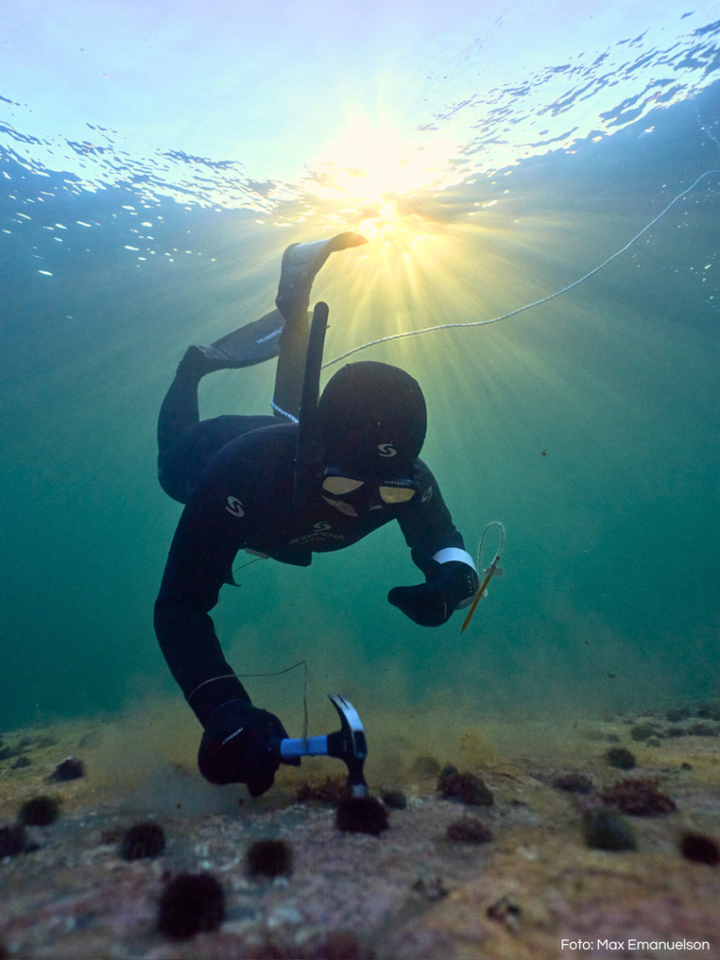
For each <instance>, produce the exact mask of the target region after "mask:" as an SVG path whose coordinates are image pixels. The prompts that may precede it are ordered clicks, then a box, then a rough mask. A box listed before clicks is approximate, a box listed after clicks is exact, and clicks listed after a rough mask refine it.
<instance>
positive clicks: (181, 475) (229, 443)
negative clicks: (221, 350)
mask: <svg viewBox="0 0 720 960" xmlns="http://www.w3.org/2000/svg"><path fill="white" fill-rule="evenodd" d="M193 389H196V385H195V387H194V388H193ZM188 397H189V394H187V392H186V395H185V399H186V400H187V399H188ZM190 399H191V398H190ZM195 403H196V401H195ZM186 412H187V411H186ZM193 416H194V415H193V412H192V409H190V417H191V419H192V417H193ZM164 419H165V423H166V425H167V423H168V422H169V420H170V414H169V408H168V409H166V410H165V415H164ZM181 419H182V417H181V418H180V420H181ZM180 420H178V419H177V418H176V419H175V420H174V421H173V430H172V433H173V435H174V437H177V428H178V427H179V426H182V424H181V422H180ZM162 421H163V415H162V414H161V427H160V438H161V457H160V465H161V483H162V484H163V487H164V488H165V490H166V491H167V492H168V493H169V494H170V495H171V496H173V497H174V498H175V499H177V500H180V501H181V502H185V503H186V506H185V509H184V511H183V514H182V517H181V518H180V522H179V524H178V528H177V531H176V533H175V537H174V539H173V542H172V546H171V548H170V554H169V558H168V562H167V566H166V568H165V574H164V577H163V581H162V586H161V589H160V594H159V596H158V599H157V603H156V605H155V629H156V632H157V636H158V640H159V642H160V646H161V649H162V651H163V654H164V656H165V659H166V660H167V663H168V666H169V667H170V670H171V671H172V674H173V676H174V677H175V679H176V680H177V682H178V684H179V685H180V687H181V689H182V690H183V693H184V694H185V696H186V698H187V699H188V701H189V704H190V706H191V707H192V709H193V710H194V711H195V713H196V715H197V717H198V719H199V720H200V722H201V723H202V724H203V725H205V724H206V723H207V720H208V718H209V716H210V714H211V713H212V711H213V710H214V709H215V708H216V707H218V706H219V705H220V704H222V703H225V702H226V701H227V700H231V699H233V698H237V697H247V693H246V692H245V690H244V689H243V687H242V684H241V683H240V681H239V680H238V679H236V678H234V677H230V678H228V679H216V678H218V677H223V676H224V675H226V674H232V672H233V671H232V669H231V668H230V666H229V665H228V663H227V662H226V660H225V657H224V656H223V653H222V650H221V648H220V643H219V641H218V639H217V636H216V635H215V630H214V626H213V622H212V620H211V618H210V616H209V615H208V614H209V611H210V610H211V609H212V608H213V607H214V606H215V604H216V603H217V602H218V594H219V591H220V588H221V586H222V585H223V583H228V582H229V583H232V582H233V581H232V574H231V568H232V563H233V560H234V558H235V555H236V553H237V552H238V551H239V550H242V549H244V548H249V549H250V550H252V551H257V552H258V553H261V554H265V555H267V556H269V557H272V558H273V559H275V560H280V561H281V562H283V563H292V564H297V565H299V566H308V565H309V564H310V563H311V561H312V553H313V552H318V553H320V552H327V551H330V550H340V549H342V548H343V547H347V546H350V544H352V543H356V542H357V541H358V540H361V539H362V538H363V537H365V536H367V535H368V534H369V533H371V532H372V531H373V530H377V529H378V528H379V527H381V526H383V525H384V524H386V523H389V522H390V521H391V520H397V521H398V523H399V524H400V528H401V530H402V532H403V534H404V536H405V540H406V542H407V544H408V546H409V547H411V548H414V549H416V550H419V551H422V552H423V553H424V554H426V555H429V556H433V555H434V554H436V553H437V552H438V551H439V550H442V549H444V548H446V547H458V548H460V549H463V540H462V537H461V535H460V534H459V533H458V531H457V530H456V529H455V526H454V525H453V522H452V518H451V516H450V513H449V511H448V509H447V507H446V506H445V503H444V502H443V499H442V496H441V495H440V491H439V490H438V486H437V482H436V481H435V478H434V477H433V475H432V473H431V472H430V470H429V469H428V468H427V466H425V464H423V463H422V461H418V472H417V479H418V481H419V487H420V493H419V495H418V496H416V497H415V498H414V499H413V500H412V501H410V502H409V503H403V504H385V503H381V502H379V503H378V506H377V507H376V508H374V509H371V510H370V511H369V512H368V513H365V514H364V515H361V516H359V517H350V516H346V515H345V514H343V513H341V512H339V511H338V510H337V509H336V508H335V507H333V506H332V505H331V504H329V503H327V502H326V501H325V500H323V499H322V495H321V494H322V491H321V488H320V486H319V485H318V487H317V495H311V496H309V497H307V498H306V499H305V500H304V501H302V502H301V503H300V505H299V506H297V507H294V506H293V485H294V470H295V452H296V442H297V430H298V427H297V425H296V424H288V423H281V424H278V421H277V420H275V419H274V418H272V417H218V418H216V419H215V420H207V421H203V422H201V423H198V422H195V423H194V425H191V426H189V427H186V429H184V430H183V432H182V435H181V439H180V441H179V442H175V440H173V442H172V443H171V442H170V440H169V438H168V437H167V436H166V437H165V442H164V443H163V435H162V429H163V427H162ZM238 434H240V435H238ZM233 437H234V439H232V438H233ZM206 681H212V682H210V683H208V682H206Z"/></svg>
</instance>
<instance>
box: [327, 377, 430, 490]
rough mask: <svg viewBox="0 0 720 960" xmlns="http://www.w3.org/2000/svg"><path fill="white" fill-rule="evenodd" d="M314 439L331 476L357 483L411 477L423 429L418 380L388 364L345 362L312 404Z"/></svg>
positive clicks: (424, 421)
mask: <svg viewBox="0 0 720 960" xmlns="http://www.w3.org/2000/svg"><path fill="white" fill-rule="evenodd" d="M317 430H318V439H319V441H320V446H321V448H322V451H323V453H322V456H323V461H324V464H325V466H326V467H327V468H329V469H330V470H331V471H332V472H333V473H338V472H341V473H343V474H344V475H346V476H352V477H357V478H362V479H370V478H377V479H384V480H392V479H401V478H410V477H412V475H413V472H414V469H415V461H416V460H417V457H418V455H419V453H420V450H421V449H422V445H423V442H424V440H425V433H426V430H427V410H426V407H425V398H424V397H423V393H422V390H421V389H420V385H419V384H418V382H417V380H415V379H414V378H413V377H411V376H410V374H409V373H406V372H405V371H404V370H401V369H400V368H399V367H394V366H391V365H390V364H388V363H378V362H376V361H372V360H368V361H362V362H360V363H349V364H347V366H345V367H343V368H342V369H341V370H339V371H338V372H337V373H336V374H335V375H334V376H333V377H332V378H331V379H330V380H329V381H328V384H327V386H326V387H325V389H324V390H323V393H322V396H321V397H320V400H319V403H318V406H317Z"/></svg>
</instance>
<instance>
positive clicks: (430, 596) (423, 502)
mask: <svg viewBox="0 0 720 960" xmlns="http://www.w3.org/2000/svg"><path fill="white" fill-rule="evenodd" d="M418 480H419V484H420V495H419V496H418V497H416V498H415V500H414V501H413V502H412V504H410V505H409V506H408V508H407V509H406V510H403V511H401V512H400V513H399V515H398V522H399V523H400V527H401V529H402V531H403V534H404V535H405V541H406V543H407V545H408V546H409V547H410V548H411V551H412V558H413V562H414V563H415V565H416V566H417V567H419V568H420V570H422V572H423V573H424V574H425V581H426V582H425V583H424V584H418V585H416V586H412V587H395V588H394V589H393V590H391V591H390V593H389V594H388V600H389V601H390V603H392V604H393V606H396V607H398V608H399V609H400V610H402V612H403V613H404V614H405V615H406V616H408V617H410V619H411V620H414V621H415V623H418V624H420V625H421V626H426V627H437V626H440V625H441V624H443V623H446V622H447V621H448V620H449V619H450V617H451V616H452V614H453V613H454V612H455V610H457V608H458V607H459V606H460V605H461V604H464V603H465V602H466V601H468V600H470V598H471V597H472V596H473V594H474V593H475V591H476V590H477V588H478V583H479V581H478V575H477V571H476V569H475V564H474V563H473V559H472V557H471V556H470V554H468V553H467V552H466V551H465V547H464V543H463V538H462V536H461V535H460V533H459V532H458V530H457V529H456V528H455V525H454V524H453V522H452V517H451V516H450V511H449V510H448V508H447V507H446V505H445V502H444V500H443V498H442V494H441V493H440V489H439V487H438V484H437V481H436V479H435V477H434V476H433V475H432V473H431V472H430V470H429V469H428V467H427V466H426V465H425V464H424V463H423V462H422V461H420V460H419V461H418Z"/></svg>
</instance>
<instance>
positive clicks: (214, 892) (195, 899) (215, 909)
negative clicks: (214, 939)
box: [158, 873, 225, 940]
mask: <svg viewBox="0 0 720 960" xmlns="http://www.w3.org/2000/svg"><path fill="white" fill-rule="evenodd" d="M224 918H225V895H224V894H223V891H222V887H221V886H220V884H219V883H218V882H217V880H216V879H215V877H213V876H211V874H209V873H197V874H194V873H181V874H178V876H176V877H173V879H172V880H170V882H169V883H168V885H167V886H166V887H165V890H164V892H163V895H162V897H161V898H160V909H159V912H158V929H159V930H160V932H161V933H164V934H165V936H166V937H170V938H171V939H172V940H188V939H189V938H190V937H194V936H195V934H196V933H209V932H210V931H212V930H217V929H218V927H219V926H220V924H221V923H222V922H223V920H224Z"/></svg>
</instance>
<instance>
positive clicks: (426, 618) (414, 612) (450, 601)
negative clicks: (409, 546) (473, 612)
mask: <svg viewBox="0 0 720 960" xmlns="http://www.w3.org/2000/svg"><path fill="white" fill-rule="evenodd" d="M412 558H413V561H414V563H415V565H416V566H418V567H420V569H421V570H422V572H423V573H424V574H425V580H426V583H419V584H418V585H417V586H415V587H394V588H393V589H392V590H391V591H390V593H389V594H388V600H389V601H390V603H392V605H393V606H395V607H399V609H400V610H402V612H403V613H404V614H405V616H406V617H410V619H411V620H414V621H415V623H419V624H420V626H421V627H439V626H440V625H441V624H443V623H447V621H448V620H449V619H450V617H451V616H452V615H453V613H454V612H455V610H456V609H457V606H458V604H459V603H462V601H463V600H467V599H468V597H471V596H472V595H473V594H474V593H475V591H476V590H477V588H478V586H479V581H478V577H477V574H476V573H475V571H474V570H473V568H472V567H471V566H470V565H469V564H467V563H463V562H462V561H461V560H449V561H448V562H447V563H438V562H437V560H433V559H432V557H430V556H428V555H427V554H423V553H421V552H420V551H419V550H413V551H412Z"/></svg>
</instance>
